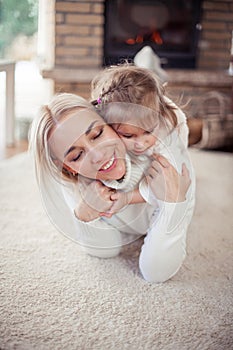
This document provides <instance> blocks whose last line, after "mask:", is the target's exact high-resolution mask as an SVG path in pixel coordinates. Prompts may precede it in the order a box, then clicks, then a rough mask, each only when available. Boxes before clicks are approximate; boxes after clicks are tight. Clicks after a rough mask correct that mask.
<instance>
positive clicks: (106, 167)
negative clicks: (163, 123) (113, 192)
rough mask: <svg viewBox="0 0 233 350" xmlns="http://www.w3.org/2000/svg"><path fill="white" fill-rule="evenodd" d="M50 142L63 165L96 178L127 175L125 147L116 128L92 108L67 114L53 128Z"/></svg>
mask: <svg viewBox="0 0 233 350" xmlns="http://www.w3.org/2000/svg"><path fill="white" fill-rule="evenodd" d="M49 143H50V146H51V149H52V152H53V154H54V156H55V157H56V158H57V159H59V160H60V161H61V162H63V166H64V167H65V168H66V169H68V170H70V171H72V172H75V173H78V174H80V175H82V176H85V177H88V178H91V179H96V180H117V179H120V178H122V177H123V176H124V175H125V171H126V168H125V147H124V144H123V142H122V141H121V139H120V138H119V137H118V135H117V134H116V132H115V131H114V130H113V129H112V128H111V127H110V126H108V125H107V124H105V123H104V121H103V119H102V118H101V117H100V116H99V115H98V114H96V113H95V112H94V111H92V110H87V109H83V110H80V111H77V112H76V113H75V114H74V115H72V116H66V117H64V118H63V119H62V120H60V121H59V123H58V124H57V125H56V127H55V128H54V129H53V131H52V133H51V135H50V138H49Z"/></svg>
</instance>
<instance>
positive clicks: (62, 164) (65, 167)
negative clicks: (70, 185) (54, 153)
mask: <svg viewBox="0 0 233 350" xmlns="http://www.w3.org/2000/svg"><path fill="white" fill-rule="evenodd" d="M53 162H54V164H55V165H56V166H57V167H58V168H61V169H62V168H63V169H65V170H66V171H68V172H69V173H70V174H72V175H73V176H75V175H77V173H76V171H75V170H74V169H72V168H71V167H69V166H68V165H66V164H65V163H62V162H61V161H60V160H59V159H53Z"/></svg>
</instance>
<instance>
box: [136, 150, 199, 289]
mask: <svg viewBox="0 0 233 350" xmlns="http://www.w3.org/2000/svg"><path fill="white" fill-rule="evenodd" d="M158 160H159V158H158ZM158 160H157V161H158ZM183 160H184V159H182V157H181V161H183ZM168 164H169V163H168ZM168 164H167V160H166V159H165V158H164V157H162V158H161V157H160V163H159V165H160V166H159V168H158V172H156V171H155V175H154V176H155V177H154V178H153V179H152V178H151V180H150V181H151V184H152V187H154V190H155V196H156V197H155V200H154V203H156V205H157V207H155V210H154V213H153V216H152V219H151V223H150V228H149V230H148V232H147V236H146V238H145V240H144V244H143V247H142V250H141V254H140V258H139V266H140V270H141V273H142V275H143V277H144V278H145V279H146V280H147V281H149V282H157V283H158V282H164V281H166V280H168V279H169V278H171V277H172V276H174V275H175V274H176V272H177V271H178V270H179V268H180V267H181V265H182V262H183V260H184V258H185V255H186V233H187V229H188V225H189V223H190V220H191V218H192V214H193V209H194V203H195V199H194V190H195V179H194V175H193V173H192V172H191V180H192V181H191V185H190V186H189V184H190V175H189V172H186V171H185V172H184V173H183V174H182V175H180V174H178V173H177V172H176V171H175V169H174V167H172V165H171V164H170V165H168ZM169 167H172V168H171V169H170V171H169ZM190 171H191V169H190ZM181 188H182V189H181ZM187 188H188V191H187ZM156 191H157V192H156ZM150 198H152V199H153V193H152V194H150ZM158 198H159V199H158ZM152 203H153V200H152Z"/></svg>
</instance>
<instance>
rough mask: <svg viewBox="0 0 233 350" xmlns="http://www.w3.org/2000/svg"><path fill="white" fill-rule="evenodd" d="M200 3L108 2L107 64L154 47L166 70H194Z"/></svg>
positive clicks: (194, 0)
mask: <svg viewBox="0 0 233 350" xmlns="http://www.w3.org/2000/svg"><path fill="white" fill-rule="evenodd" d="M200 16H201V0H161V1H156V0H106V1H105V27H104V61H103V65H104V66H108V65H112V64H117V63H121V62H123V61H124V60H125V59H127V60H129V61H132V60H133V58H134V56H135V55H136V53H137V52H138V51H140V50H141V49H142V47H144V46H146V45H148V46H151V48H152V49H153V51H154V52H155V53H156V54H157V55H158V56H159V57H160V59H161V63H162V66H163V67H164V68H195V67H196V56H197V45H198V36H199V32H200V24H199V23H200Z"/></svg>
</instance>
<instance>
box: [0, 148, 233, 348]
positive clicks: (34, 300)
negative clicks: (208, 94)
mask: <svg viewBox="0 0 233 350" xmlns="http://www.w3.org/2000/svg"><path fill="white" fill-rule="evenodd" d="M191 158H192V160H193V164H194V167H195V169H196V176H197V203H196V209H195V214H194V218H193V221H192V223H191V225H190V228H189V232H188V242H187V258H186V260H185V262H184V264H183V266H182V268H181V270H180V271H179V272H178V273H177V275H176V276H175V277H174V278H172V279H171V280H169V281H168V282H166V283H163V284H150V283H148V282H146V281H144V280H143V279H142V277H141V275H140V272H139V269H138V255H139V250H140V246H141V244H142V240H141V239H140V240H138V241H136V242H134V243H132V244H131V245H128V246H125V247H124V248H123V251H122V253H121V254H120V255H119V256H118V257H116V258H114V259H107V260H101V259H98V258H94V257H90V256H88V255H86V254H85V253H84V252H82V251H81V249H80V247H79V245H78V244H76V243H74V242H72V241H71V240H69V239H68V238H66V237H65V236H63V235H62V234H61V233H59V232H58V231H57V230H56V229H55V228H54V227H53V225H52V224H51V222H50V220H49V219H48V217H47V215H46V214H45V211H44V208H43V206H42V203H41V199H40V194H39V191H38V188H37V185H36V182H35V177H34V172H33V166H32V161H31V158H30V156H29V155H28V153H24V154H21V155H18V156H16V157H14V158H11V159H8V160H5V161H2V162H1V163H0V186H1V187H0V204H1V206H0V208H1V210H0V228H1V229H0V247H1V258H0V265H1V270H0V293H1V296H0V348H1V349H2V350H6V349H20V350H21V349H22V350H33V349H35V350H40V349H41V350H56V349H66V350H73V349H74V350H77V349H80V350H92V349H93V350H111V349H120V350H122V349H128V350H134V349H135V350H160V349H161V350H193V349H195V350H196V349H200V350H207V349H208V350H230V349H233V328H232V327H233V326H232V325H233V283H232V282H233V249H232V248H233V247H232V241H233V239H232V236H233V203H232V200H233V193H232V190H233V155H232V154H229V153H217V152H204V151H198V150H191Z"/></svg>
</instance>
